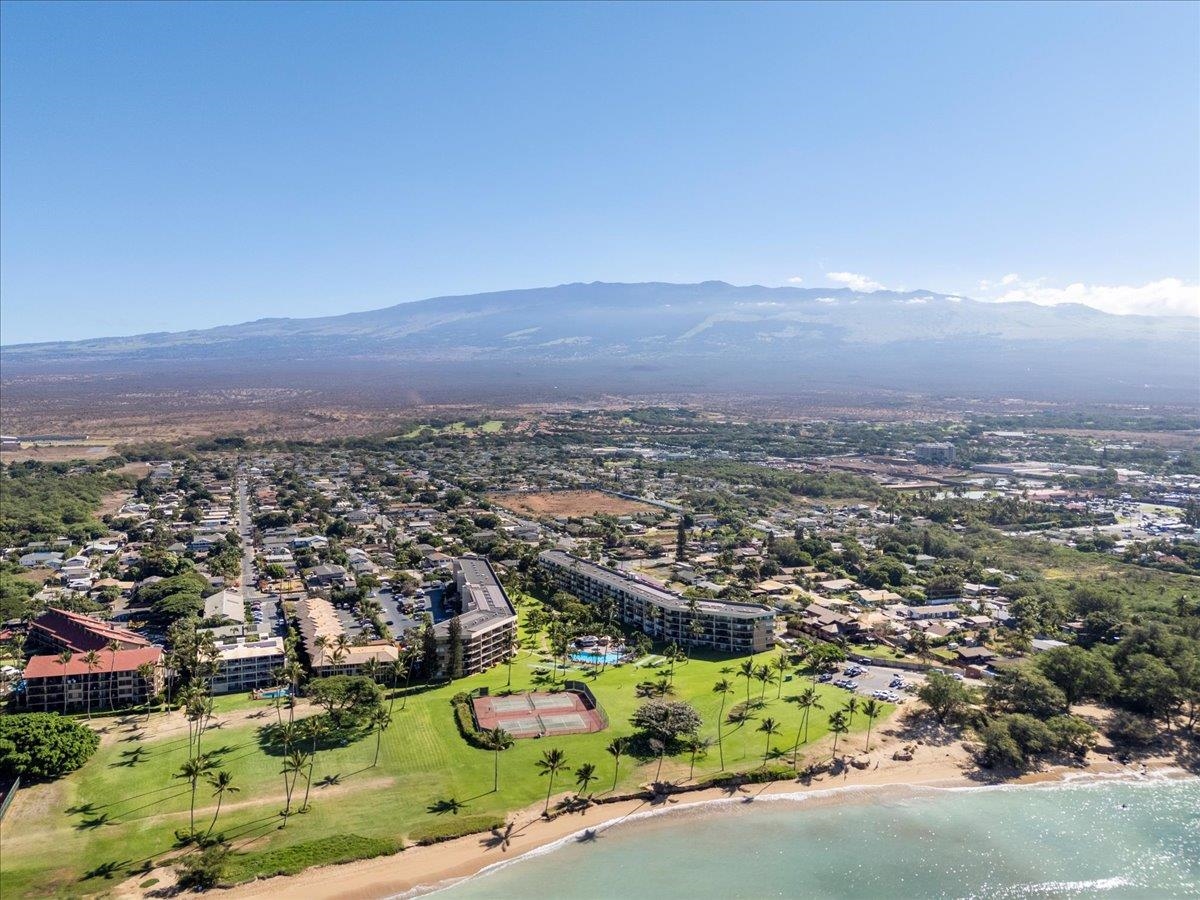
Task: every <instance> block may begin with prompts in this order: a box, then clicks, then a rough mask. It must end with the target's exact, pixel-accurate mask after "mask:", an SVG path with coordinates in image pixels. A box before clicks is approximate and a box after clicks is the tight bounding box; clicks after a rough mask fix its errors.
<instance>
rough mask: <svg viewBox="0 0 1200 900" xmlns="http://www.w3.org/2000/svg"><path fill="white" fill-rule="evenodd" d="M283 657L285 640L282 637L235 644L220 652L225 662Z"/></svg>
mask: <svg viewBox="0 0 1200 900" xmlns="http://www.w3.org/2000/svg"><path fill="white" fill-rule="evenodd" d="M282 655H283V638H280V637H273V638H267V639H266V640H262V641H249V642H247V643H245V644H234V645H233V646H231V647H223V648H222V649H221V652H220V656H221V659H224V660H233V659H250V658H251V657H261V656H282Z"/></svg>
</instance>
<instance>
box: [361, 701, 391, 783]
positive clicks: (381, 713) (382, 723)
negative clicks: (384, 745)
mask: <svg viewBox="0 0 1200 900" xmlns="http://www.w3.org/2000/svg"><path fill="white" fill-rule="evenodd" d="M367 722H368V724H370V726H371V727H372V728H374V729H375V758H374V759H373V760H371V768H372V769H373V768H375V766H377V765H379V742H380V741H381V740H382V739H383V733H384V731H386V730H387V727H388V726H389V725H391V724H392V716H391V714H390V713H389V712H388V711H387V710H386V709H384V708H383V707H382V706H377V707H375V708H374V709H373V710H371V715H370V716H369V717H368V718H367Z"/></svg>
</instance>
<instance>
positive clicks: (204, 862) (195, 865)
mask: <svg viewBox="0 0 1200 900" xmlns="http://www.w3.org/2000/svg"><path fill="white" fill-rule="evenodd" d="M228 859H229V848H228V847H227V846H225V845H224V844H213V845H212V846H211V847H208V848H206V849H204V850H202V851H201V852H199V853H189V854H187V855H186V856H183V857H181V858H180V859H179V861H178V862H177V863H176V864H175V871H176V872H178V873H179V886H180V887H182V888H196V889H197V890H201V891H203V890H207V889H208V888H213V887H216V886H217V885H218V884H219V883H220V881H221V877H222V876H223V875H224V874H225V863H226V861H227V860H228Z"/></svg>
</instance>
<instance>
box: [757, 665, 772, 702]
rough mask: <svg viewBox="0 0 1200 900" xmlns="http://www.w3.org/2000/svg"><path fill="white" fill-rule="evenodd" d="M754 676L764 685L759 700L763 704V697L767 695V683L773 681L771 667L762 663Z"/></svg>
mask: <svg viewBox="0 0 1200 900" xmlns="http://www.w3.org/2000/svg"><path fill="white" fill-rule="evenodd" d="M754 677H755V679H757V680H758V682H759V683H760V684H761V685H762V690H761V691H760V692H759V695H758V700H759V703H760V704H762V701H763V698H765V697H766V696H767V685H768V684H770V683H771V667H770V666H768V665H761V666H759V667H758V668H757V669H755V670H754Z"/></svg>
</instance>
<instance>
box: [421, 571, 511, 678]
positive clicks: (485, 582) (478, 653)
mask: <svg viewBox="0 0 1200 900" xmlns="http://www.w3.org/2000/svg"><path fill="white" fill-rule="evenodd" d="M452 570H453V572H454V587H455V590H456V592H457V596H458V604H459V609H460V612H459V614H458V616H457V618H458V622H459V625H460V626H461V627H462V645H463V674H464V675H474V674H476V673H477V672H482V671H484V670H485V669H490V668H491V667H492V666H494V665H497V664H498V663H502V662H504V661H505V660H506V659H508V655H509V653H511V652H512V647H513V644H514V643H515V642H516V639H517V611H516V609H515V608H514V607H513V605H512V601H511V600H509V599H508V594H507V593H505V591H504V586H503V585H501V584H500V579H498V578H497V577H496V573H495V572H494V571H493V570H492V567H491V565H490V564H489V563H488V561H487V560H486V559H484V558H483V557H482V556H462V557H459V558H457V559H455V560H454V561H453V563H452ZM434 635H435V636H436V637H437V645H438V663H439V667H440V669H441V670H442V671H443V672H444V671H445V670H446V666H447V661H448V659H449V656H450V619H447V620H445V621H442V622H439V623H438V624H437V625H436V626H434Z"/></svg>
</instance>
